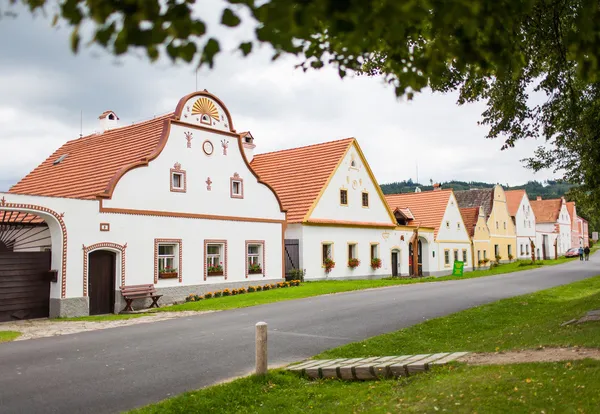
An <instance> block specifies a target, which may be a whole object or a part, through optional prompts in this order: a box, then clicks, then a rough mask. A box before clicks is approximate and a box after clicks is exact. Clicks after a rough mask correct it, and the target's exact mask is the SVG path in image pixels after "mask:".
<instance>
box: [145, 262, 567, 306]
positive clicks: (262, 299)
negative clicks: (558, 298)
mask: <svg viewBox="0 0 600 414" xmlns="http://www.w3.org/2000/svg"><path fill="white" fill-rule="evenodd" d="M570 260H572V259H565V258H564V257H563V258H559V259H557V260H541V261H538V262H536V264H535V265H533V264H530V262H526V261H516V262H513V263H506V264H501V265H499V266H497V267H495V268H493V269H486V270H475V271H473V272H467V273H465V274H464V276H442V277H424V278H418V279H398V278H388V279H377V280H327V281H320V282H305V283H303V284H302V285H301V286H298V287H292V288H279V289H274V290H269V291H266V292H264V291H263V292H254V293H249V294H244V295H236V296H227V297H221V298H214V299H207V300H202V301H199V302H187V303H182V304H179V305H172V306H165V307H163V308H159V309H157V310H156V311H157V312H176V311H204V310H226V309H235V308H245V307H248V306H256V305H263V304H266V303H273V302H280V301H284V300H292V299H302V298H307V297H311V296H319V295H327V294H332V293H340V292H349V291H354V290H362V289H372V288H380V287H388V286H396V285H410V284H414V283H433V282H443V281H446V280H462V279H472V278H477V277H484V276H493V275H498V274H503V273H513V272H518V271H522V270H530V269H535V268H538V267H541V266H549V265H556V264H561V263H565V262H567V261H570Z"/></svg>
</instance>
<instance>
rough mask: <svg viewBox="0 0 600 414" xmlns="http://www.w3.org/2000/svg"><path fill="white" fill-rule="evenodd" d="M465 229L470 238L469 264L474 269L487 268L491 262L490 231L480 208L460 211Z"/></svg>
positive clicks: (466, 208)
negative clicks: (471, 264)
mask: <svg viewBox="0 0 600 414" xmlns="http://www.w3.org/2000/svg"><path fill="white" fill-rule="evenodd" d="M460 214H461V215H462V217H463V221H464V223H465V228H466V229H467V232H468V233H469V237H470V238H471V255H472V257H471V263H473V269H475V267H482V266H487V265H488V263H489V260H492V257H491V252H492V244H491V241H490V229H489V228H488V226H487V220H486V217H485V212H484V211H483V208H481V207H465V208H461V209H460Z"/></svg>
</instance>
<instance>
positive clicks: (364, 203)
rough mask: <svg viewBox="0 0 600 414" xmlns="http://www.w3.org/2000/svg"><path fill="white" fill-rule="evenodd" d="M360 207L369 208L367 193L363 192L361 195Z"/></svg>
mask: <svg viewBox="0 0 600 414" xmlns="http://www.w3.org/2000/svg"><path fill="white" fill-rule="evenodd" d="M362 206H363V207H369V193H367V192H366V191H363V193H362Z"/></svg>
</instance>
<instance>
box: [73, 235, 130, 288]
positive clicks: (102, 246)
mask: <svg viewBox="0 0 600 414" xmlns="http://www.w3.org/2000/svg"><path fill="white" fill-rule="evenodd" d="M126 248H127V243H125V244H123V245H121V244H117V243H110V242H103V243H96V244H92V245H91V246H87V247H86V246H85V245H83V296H84V297H85V296H87V295H88V277H89V272H88V260H89V255H90V253H91V252H93V251H94V250H117V251H119V252H120V253H121V286H125V249H126Z"/></svg>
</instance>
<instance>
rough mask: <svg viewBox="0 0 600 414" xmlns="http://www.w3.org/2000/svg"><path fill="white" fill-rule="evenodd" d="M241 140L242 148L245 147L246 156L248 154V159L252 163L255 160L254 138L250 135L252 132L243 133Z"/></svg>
mask: <svg viewBox="0 0 600 414" xmlns="http://www.w3.org/2000/svg"><path fill="white" fill-rule="evenodd" d="M240 139H241V140H242V147H244V154H246V159H247V160H248V162H252V160H253V159H254V148H256V145H254V137H253V136H252V134H251V133H250V131H246V132H242V133H241V134H240Z"/></svg>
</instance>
